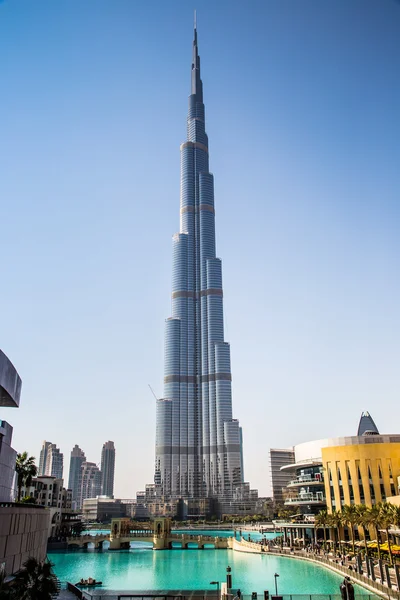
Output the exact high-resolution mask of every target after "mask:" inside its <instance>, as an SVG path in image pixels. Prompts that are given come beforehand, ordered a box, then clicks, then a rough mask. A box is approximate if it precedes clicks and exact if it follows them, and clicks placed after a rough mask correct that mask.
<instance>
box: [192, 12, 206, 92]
mask: <svg viewBox="0 0 400 600" xmlns="http://www.w3.org/2000/svg"><path fill="white" fill-rule="evenodd" d="M192 94H193V95H194V96H196V98H197V101H198V102H203V84H202V82H201V79H200V56H199V49H198V46H197V16H196V11H194V32H193V59H192Z"/></svg>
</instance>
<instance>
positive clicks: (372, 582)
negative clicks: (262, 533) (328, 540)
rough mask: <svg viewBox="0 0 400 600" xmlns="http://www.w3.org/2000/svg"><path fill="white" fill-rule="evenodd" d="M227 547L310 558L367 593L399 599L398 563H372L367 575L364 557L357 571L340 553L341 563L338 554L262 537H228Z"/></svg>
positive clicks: (306, 559) (351, 561)
mask: <svg viewBox="0 0 400 600" xmlns="http://www.w3.org/2000/svg"><path fill="white" fill-rule="evenodd" d="M229 540H230V544H229V547H230V548H232V549H233V550H236V551H241V552H250V553H263V552H267V553H268V554H269V555H275V556H283V557H287V558H289V559H296V560H305V561H311V562H314V563H316V564H319V565H322V566H324V567H327V568H328V569H330V570H331V571H334V572H335V573H339V574H343V576H346V577H350V578H351V579H352V580H353V581H354V582H356V583H359V584H360V585H362V586H363V587H365V588H366V589H367V590H369V591H370V592H371V593H375V594H379V595H380V596H382V597H384V598H388V599H389V598H395V599H396V600H400V569H399V567H398V565H397V566H396V567H395V569H391V568H388V566H386V568H384V567H382V570H381V569H380V567H379V565H374V572H373V574H372V573H371V576H368V575H367V574H366V573H367V572H368V568H367V565H366V562H365V561H362V563H361V570H362V573H360V572H358V571H357V563H356V561H355V560H354V559H353V560H349V559H348V558H346V557H343V560H342V562H343V564H341V563H340V562H339V560H338V558H337V557H336V556H335V555H334V554H333V553H325V554H324V553H321V552H315V551H307V550H300V549H296V550H295V549H293V548H289V547H285V546H283V547H281V546H274V545H271V544H263V543H262V541H259V542H252V541H248V540H246V539H244V538H241V540H234V539H233V538H229Z"/></svg>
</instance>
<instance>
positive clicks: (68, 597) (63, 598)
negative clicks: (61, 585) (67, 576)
mask: <svg viewBox="0 0 400 600" xmlns="http://www.w3.org/2000/svg"><path fill="white" fill-rule="evenodd" d="M58 599H59V600H76V596H75V594H73V593H72V592H69V591H68V590H61V591H60V594H59V596H58Z"/></svg>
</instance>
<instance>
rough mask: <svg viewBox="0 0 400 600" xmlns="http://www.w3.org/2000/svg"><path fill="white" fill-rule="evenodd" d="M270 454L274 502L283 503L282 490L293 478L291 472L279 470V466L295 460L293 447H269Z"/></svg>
mask: <svg viewBox="0 0 400 600" xmlns="http://www.w3.org/2000/svg"><path fill="white" fill-rule="evenodd" d="M269 456H270V469H271V480H272V495H273V497H274V502H275V504H279V505H283V503H284V496H283V490H284V488H286V486H287V484H288V483H289V481H290V480H291V479H293V475H292V473H290V472H289V473H288V472H287V471H281V467H284V466H286V465H289V464H293V463H294V462H295V456H294V450H293V448H271V450H270V451H269Z"/></svg>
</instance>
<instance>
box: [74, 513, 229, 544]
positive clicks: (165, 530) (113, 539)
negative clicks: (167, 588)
mask: <svg viewBox="0 0 400 600" xmlns="http://www.w3.org/2000/svg"><path fill="white" fill-rule="evenodd" d="M229 540H230V538H226V537H213V536H209V535H193V534H187V533H182V534H180V533H172V532H171V520H170V519H155V521H154V526H153V528H152V529H144V528H143V529H138V524H137V523H134V522H133V521H131V520H130V519H112V521H111V529H110V533H99V534H97V535H87V534H85V535H81V536H79V537H68V538H67V544H68V547H71V548H73V547H78V548H87V547H88V545H89V544H94V546H95V548H102V547H103V544H104V542H109V543H110V548H109V549H110V550H125V549H128V548H129V547H130V543H131V542H134V541H138V542H150V543H152V544H153V549H154V550H170V549H171V548H172V547H173V544H174V546H175V545H176V544H177V543H178V544H180V545H181V548H182V549H187V548H188V547H189V544H190V545H191V546H193V545H197V548H198V549H199V550H202V549H203V548H204V546H205V545H213V546H214V548H215V549H226V548H228V547H230V546H229Z"/></svg>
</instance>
